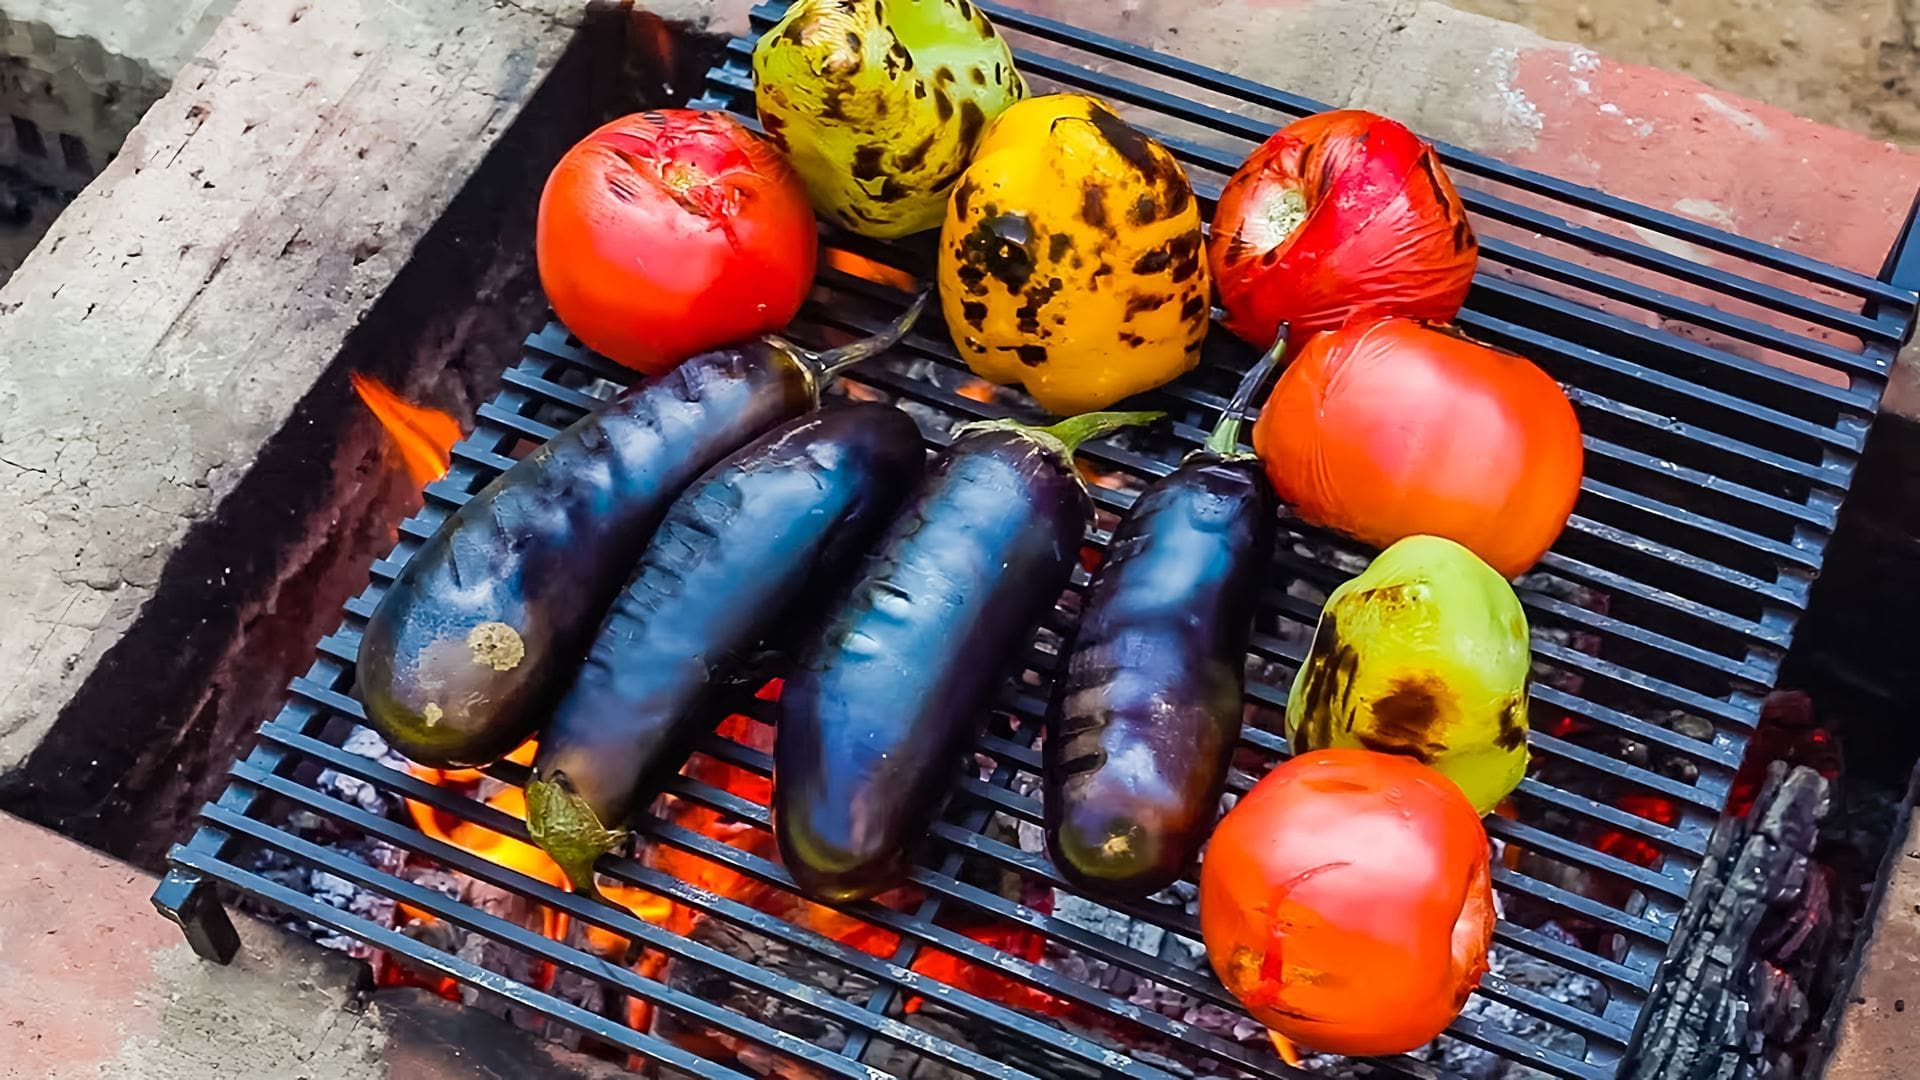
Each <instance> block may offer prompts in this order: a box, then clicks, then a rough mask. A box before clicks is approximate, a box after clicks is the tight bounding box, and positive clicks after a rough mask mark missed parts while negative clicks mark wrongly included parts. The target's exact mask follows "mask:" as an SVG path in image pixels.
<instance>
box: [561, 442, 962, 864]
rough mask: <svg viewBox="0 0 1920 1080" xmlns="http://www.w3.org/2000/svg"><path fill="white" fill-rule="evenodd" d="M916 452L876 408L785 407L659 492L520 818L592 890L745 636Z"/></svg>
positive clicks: (823, 594)
mask: <svg viewBox="0 0 1920 1080" xmlns="http://www.w3.org/2000/svg"><path fill="white" fill-rule="evenodd" d="M925 465H926V447H925V444H924V443H922V442H921V440H920V429H919V427H917V426H916V425H915V424H914V422H913V420H912V419H911V418H909V417H908V416H907V414H906V413H903V412H901V411H900V410H898V409H895V408H893V407H892V406H888V405H851V406H846V407H842V408H833V409H828V410H827V411H825V412H822V413H820V414H818V415H815V416H811V417H803V418H801V419H798V420H790V421H788V422H787V423H786V424H784V425H782V426H781V427H778V428H775V429H774V431H773V432H772V433H771V434H769V435H768V436H766V437H765V438H764V439H761V440H760V441H759V442H756V443H754V444H753V445H751V446H748V447H746V448H745V449H743V450H739V451H736V452H735V453H734V454H733V455H732V456H731V457H729V458H727V459H726V460H725V461H722V462H721V463H720V464H718V465H716V466H714V467H713V468H712V469H711V470H709V471H708V472H707V474H706V475H705V476H703V477H701V478H700V479H699V480H698V481H696V482H695V483H694V485H693V486H692V487H690V488H688V489H687V490H686V492H685V493H683V494H682V495H681V496H680V497H679V499H677V500H675V501H674V504H673V508H672V509H671V510H669V511H668V512H667V517H666V520H665V521H663V522H662V523H661V525H660V528H659V531H657V532H656V533H654V536H653V542H652V543H651V544H649V545H648V547H647V551H646V554H645V555H644V556H642V557H641V560H640V568H639V570H638V571H637V572H636V573H635V575H634V577H633V580H632V581H630V582H629V583H628V584H627V587H626V588H625V589H623V590H622V591H621V593H620V598H619V599H618V600H617V601H615V602H614V606H613V611H612V613H611V614H610V615H608V616H607V621H606V624H605V625H604V626H602V627H601V628H600V635H599V637H597V638H595V639H594V642H593V647H592V648H591V650H590V651H589V652H588V653H587V659H586V662H585V663H584V664H583V665H581V667H580V670H579V673H578V674H577V675H576V676H575V677H574V680H573V684H572V687H571V688H570V689H569V690H568V691H567V693H566V695H565V696H564V697H562V698H561V700H560V704H559V705H558V706H557V707H556V708H555V710H554V713H553V718H552V719H551V720H549V721H548V723H547V726H546V729H545V730H544V731H543V732H542V733H541V736H540V751H539V754H538V756H536V757H535V759H534V763H533V780H532V781H531V782H530V783H528V785H527V830H528V831H529V832H530V833H532V834H533V840H534V842H535V843H537V844H539V845H540V846H541V847H542V848H544V849H546V851H547V853H548V854H550V855H552V856H553V858H554V861H555V862H557V863H559V864H560V867H561V868H562V869H564V870H565V871H566V872H567V876H568V877H569V878H570V879H571V880H572V881H573V883H574V887H575V888H576V889H579V890H580V891H581V892H584V893H588V894H592V893H594V892H596V891H597V890H596V889H595V887H594V884H593V864H594V861H595V860H596V859H598V858H599V857H600V856H601V855H602V854H604V853H606V852H608V851H611V850H613V848H614V847H615V846H616V845H618V844H619V843H620V841H621V840H622V839H623V838H624V836H625V832H624V831H623V830H622V829H621V826H622V825H623V824H624V823H625V821H626V820H627V816H628V814H629V813H630V812H631V811H632V810H633V809H634V804H635V802H636V800H638V799H639V798H641V797H642V795H643V794H646V793H650V792H651V791H653V790H654V789H656V788H657V787H658V786H659V785H660V783H661V782H662V781H664V780H665V779H666V778H667V777H668V776H670V775H672V773H673V771H674V770H675V769H678V768H679V767H680V763H681V760H682V759H684V758H685V757H686V755H687V752H688V750H689V744H690V743H691V741H692V739H693V737H694V736H696V735H697V734H698V733H699V731H700V730H701V728H700V725H699V724H698V723H697V721H700V720H711V719H712V717H711V716H710V715H709V712H710V711H709V709H708V708H706V706H708V705H710V704H712V702H713V700H714V699H715V698H716V697H718V696H719V694H720V693H721V691H722V690H724V689H725V688H726V687H727V686H728V685H729V684H730V683H732V682H733V681H735V680H736V679H738V678H739V677H740V676H741V675H743V674H744V673H745V671H746V669H747V668H749V667H750V666H751V665H750V663H749V658H750V653H751V650H752V649H753V647H754V646H755V645H756V644H757V643H759V642H761V641H762V640H763V639H766V638H768V637H769V636H773V637H776V638H777V637H778V636H779V634H780V628H781V627H782V626H784V625H788V624H790V623H791V622H792V621H793V620H792V618H790V616H793V615H797V614H798V613H800V612H803V611H806V610H819V608H820V607H821V606H822V604H823V601H824V600H825V599H826V598H827V597H829V596H830V595H831V594H832V592H835V591H838V588H839V587H843V586H844V585H845V583H846V578H847V577H848V576H849V574H850V573H851V571H852V570H853V567H854V565H855V563H856V562H857V560H858V559H859V557H860V556H861V555H863V554H865V553H866V550H867V548H868V547H869V546H871V544H872V543H873V540H874V539H875V538H876V537H877V536H878V535H879V533H880V530H881V529H882V528H884V527H885V526H886V524H887V523H888V522H889V521H891V520H892V519H893V516H894V514H895V513H896V512H897V511H898V510H899V509H900V506H901V504H902V503H904V502H905V501H906V498H907V496H908V495H909V494H910V493H911V492H912V490H913V488H914V485H915V482H916V481H918V480H919V478H920V475H921V473H922V472H923V471H924V470H925Z"/></svg>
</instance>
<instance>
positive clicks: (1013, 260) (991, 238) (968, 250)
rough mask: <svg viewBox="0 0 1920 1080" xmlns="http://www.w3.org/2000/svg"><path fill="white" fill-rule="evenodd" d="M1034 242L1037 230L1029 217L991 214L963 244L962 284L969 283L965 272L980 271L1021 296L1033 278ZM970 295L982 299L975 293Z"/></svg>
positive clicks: (983, 219)
mask: <svg viewBox="0 0 1920 1080" xmlns="http://www.w3.org/2000/svg"><path fill="white" fill-rule="evenodd" d="M990 209H991V208H990ZM1032 242H1033V229H1032V227H1031V226H1030V225H1029V224H1028V223H1027V217H1026V215H1025V214H1011V213H1010V214H990V215H988V216H987V217H984V218H982V219H981V221H980V224H979V226H978V227H976V228H975V229H974V230H973V231H972V232H970V233H968V234H967V235H966V236H965V237H964V238H963V239H962V240H961V242H960V243H961V247H960V251H961V262H962V264H963V266H962V267H961V269H962V271H963V273H962V280H963V281H964V280H965V274H964V271H965V270H967V269H970V268H973V269H978V270H979V271H980V272H982V273H984V274H986V275H987V276H988V277H992V278H994V279H995V280H997V281H999V282H1000V283H1001V284H1002V285H1005V286H1006V287H1007V291H1008V292H1011V293H1018V292H1021V291H1022V290H1024V289H1025V288H1026V287H1027V280H1028V279H1029V278H1031V277H1033V253H1032V252H1031V251H1029V250H1028V249H1027V246H1028V245H1029V244H1031V243H1032ZM968 291H970V292H975V295H978V292H977V291H975V290H971V289H970V290H968Z"/></svg>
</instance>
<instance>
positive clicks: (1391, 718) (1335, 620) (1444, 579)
mask: <svg viewBox="0 0 1920 1080" xmlns="http://www.w3.org/2000/svg"><path fill="white" fill-rule="evenodd" d="M1531 663H1532V654H1531V650H1530V649H1529V647H1528V637H1527V619H1526V614H1525V612H1523V611H1522V610H1521V608H1520V600H1519V598H1518V597H1516V596H1514V594H1513V588H1512V587H1511V586H1509V585H1508V584H1507V582H1506V580H1505V579H1504V578H1502V577H1501V576H1500V575H1499V574H1497V573H1495V572H1494V571H1493V570H1492V569H1491V568H1490V567H1488V566H1487V564H1486V563H1483V562H1481V561H1480V560H1479V559H1477V558H1475V557H1474V555H1473V553H1472V552H1470V551H1468V550H1467V549H1466V548H1463V547H1461V546H1460V545H1459V544H1456V543H1454V542H1453V541H1451V540H1442V539H1440V538H1438V537H1433V536H1411V537H1408V538H1407V539H1405V540H1402V541H1400V542H1399V543H1397V544H1395V545H1393V546H1392V547H1390V548H1388V549H1387V550H1385V551H1383V552H1381V553H1380V556H1379V557H1378V558H1376V559H1374V560H1373V563H1372V564H1371V565H1369V566H1368V567H1367V569H1366V570H1365V571H1364V572H1363V573H1361V574H1360V575H1359V576H1358V577H1355V578H1353V579H1352V580H1350V581H1347V582H1345V583H1343V584H1342V585H1341V586H1340V587H1339V588H1337V589H1335V590H1333V593H1332V594H1331V595H1329V596H1328V597H1327V603H1326V607H1325V608H1324V609H1323V610H1322V611H1321V613H1320V622H1319V625H1318V626H1316V627H1315V628H1314V632H1313V645H1312V647H1311V648H1310V649H1309V650H1308V652H1307V659H1306V662H1305V663H1303V664H1302V665H1301V666H1300V672H1299V674H1298V675H1296V676H1295V677H1294V681H1293V690H1292V692H1291V693H1290V694H1289V695H1288V697H1287V742H1288V744H1289V745H1290V746H1291V747H1292V748H1293V751H1294V752H1295V753H1305V752H1307V751H1309V750H1324V749H1327V748H1328V747H1364V748H1366V749H1368V750H1378V751H1381V752H1382V753H1389V754H1401V755H1404V756H1406V757H1410V758H1413V759H1414V760H1416V761H1419V762H1422V763H1423V764H1427V765H1431V766H1433V767H1434V768H1435V769H1436V770H1438V771H1439V772H1440V773H1442V774H1443V775H1445V776H1446V777H1447V778H1448V779H1450V780H1452V781H1453V782H1454V783H1455V784H1457V785H1458V786H1459V787H1460V789H1461V791H1462V792H1464V793H1465V794H1466V796H1467V799H1468V801H1470V802H1472V803H1473V808H1474V810H1475V811H1476V812H1478V813H1481V814H1486V813H1488V812H1490V811H1492V809H1493V808H1494V807H1495V806H1497V805H1498V804H1499V802H1500V800H1501V799H1504V798H1506V797H1507V795H1508V793H1510V792H1511V791H1513V789H1514V786H1515V785H1517V784H1518V783H1520V778H1521V777H1522V776H1524V775H1526V771H1527V675H1528V671H1529V668H1530V666H1531Z"/></svg>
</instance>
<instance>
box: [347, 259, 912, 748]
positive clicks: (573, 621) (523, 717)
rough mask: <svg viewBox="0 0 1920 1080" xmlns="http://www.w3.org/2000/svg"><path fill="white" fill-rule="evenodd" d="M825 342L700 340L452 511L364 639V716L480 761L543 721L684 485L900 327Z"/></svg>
mask: <svg viewBox="0 0 1920 1080" xmlns="http://www.w3.org/2000/svg"><path fill="white" fill-rule="evenodd" d="M925 303H926V297H924V296H923V297H921V298H920V300H919V301H918V302H916V303H915V304H914V305H913V306H912V307H911V308H909V309H908V310H907V312H906V313H905V314H904V315H902V316H901V318H900V320H899V321H898V322H896V323H894V324H893V325H892V326H891V327H889V328H888V329H887V330H886V331H884V332H882V333H881V334H879V335H877V336H876V337H873V338H870V339H868V340H865V341H858V342H854V343H853V344H850V345H846V346H843V347H841V348H839V349H836V350H833V351H832V352H828V353H823V354H820V355H814V354H812V353H809V352H807V351H805V350H803V349H800V348H798V347H797V346H794V345H792V344H790V343H788V342H786V341H785V340H783V339H780V338H777V337H772V336H768V337H761V338H756V339H754V340H752V341H749V342H746V343H744V344H741V345H735V346H730V347H728V348H725V349H718V350H715V351H714V352H710V353H703V354H701V355H699V356H695V357H693V358H692V359H690V360H687V361H686V362H685V363H682V364H681V365H680V366H678V367H676V368H674V369H673V370H672V371H669V372H667V373H666V374H665V375H662V376H660V377H659V378H657V379H652V380H649V381H647V382H643V383H640V384H638V385H636V386H634V387H632V388H630V389H628V390H627V391H625V392H624V393H622V394H620V395H619V396H618V397H616V398H614V399H613V400H612V401H611V402H609V403H607V405H605V406H604V407H602V408H601V409H599V410H597V411H595V412H593V413H590V414H588V415H587V416H585V417H583V418H581V419H580V420H579V421H577V422H576V423H574V424H573V426H571V427H569V428H567V429H566V430H565V431H562V432H561V433H560V434H558V435H555V436H554V437H553V438H552V439H550V440H548V441H547V443H546V445H545V446H542V447H541V448H540V449H538V450H536V451H534V452H533V453H531V454H529V455H527V457H526V458H524V459H522V460H521V461H520V462H518V463H516V464H515V465H514V466H513V467H512V468H511V469H508V470H507V471H506V472H505V473H502V474H501V475H500V476H499V477H498V478H496V479H495V480H494V481H493V483H491V484H488V485H487V486H486V487H485V488H484V489H482V490H481V491H480V493H479V494H477V495H475V496H474V497H473V498H472V499H470V500H469V501H468V502H467V504H466V505H465V506H462V507H461V508H460V509H459V510H458V511H456V512H455V513H454V514H452V515H451V516H450V517H448V518H447V520H446V523H445V524H443V525H442V526H441V527H440V531H439V532H437V533H435V534H434V535H433V537H432V538H430V539H429V540H428V541H427V542H426V543H425V544H423V545H422V546H421V548H420V550H419V551H418V552H416V553H415V554H414V556H413V558H412V559H410V560H408V562H407V565H406V569H404V570H402V571H401V572H400V576H399V578H398V579H397V580H395V581H394V583H393V584H392V585H390V586H389V587H388V588H387V591H386V595H384V596H383V597H381V600H380V606H379V607H378V608H376V609H375V610H374V613H373V618H372V619H370V620H369V621H368V623H367V628H366V632H365V633H364V635H363V636H362V637H361V639H360V654H359V665H358V679H359V688H360V700H361V702H362V703H363V704H364V705H365V706H366V710H367V720H368V722H369V723H371V724H372V725H373V726H374V728H375V729H376V730H378V731H379V732H380V734H381V735H383V736H385V737H386V739H387V741H388V742H389V743H391V744H392V745H393V747H394V749H396V750H399V751H400V752H401V753H403V754H405V755H407V756H408V757H410V758H412V759H413V760H415V761H418V762H420V763H421V764H423V765H432V766H436V767H443V768H444V767H450V766H471V765H484V764H486V763H488V762H491V761H493V760H495V759H496V758H498V757H500V756H501V755H502V754H505V753H507V752H508V751H510V750H512V749H513V748H514V747H516V746H518V745H520V744H521V743H522V742H524V741H525V740H526V738H527V736H529V735H531V734H533V730H534V728H536V727H538V726H539V723H540V721H541V720H542V719H544V718H545V716H546V711H547V709H548V707H550V706H551V705H552V704H553V702H554V699H555V697H556V696H557V695H558V694H559V692H560V691H561V690H563V689H564V688H565V685H566V678H567V676H568V675H569V674H570V673H571V672H572V671H573V669H574V667H575V666H576V665H577V664H579V662H580V659H581V657H582V656H583V655H584V654H585V653H586V650H587V646H588V645H589V644H590V643H591V642H592V641H593V635H594V631H595V630H596V629H598V627H599V626H600V621H601V619H602V617H603V616H605V615H606V612H607V608H608V607H609V606H610V605H611V604H612V603H613V599H614V597H615V596H617V595H618V594H619V592H620V586H621V584H622V583H624V582H625V581H626V580H627V577H628V575H630V574H631V573H632V572H633V566H634V563H635V562H636V561H637V560H638V559H639V558H640V553H641V552H642V551H643V550H645V548H646V544H647V540H648V539H649V538H650V537H651V536H652V535H653V531H654V529H655V527H656V526H658V525H659V524H660V520H661V518H663V517H664V516H665V515H666V512H667V508H668V507H669V506H670V505H672V503H673V500H674V499H675V498H676V497H677V496H678V495H679V494H680V492H682V491H683V490H685V489H686V487H687V485H689V484H691V483H693V482H694V480H696V479H698V478H699V476H700V474H701V473H704V472H706V471H707V469H709V468H710V467H712V466H713V464H714V463H715V462H717V461H719V460H720V459H721V458H724V457H726V456H727V455H728V454H731V453H732V452H734V451H735V450H738V449H739V448H740V447H742V446H745V445H746V444H747V443H749V442H752V441H753V440H754V439H756V438H758V437H759V436H761V435H763V434H765V433H766V432H768V431H770V430H772V429H773V428H775V427H777V426H779V425H780V424H782V423H784V422H785V421H787V420H790V419H792V418H794V417H796V416H800V415H803V414H805V413H806V412H808V411H810V410H811V409H813V407H814V406H815V405H817V404H818V403H819V397H820V395H819V387H820V383H821V382H822V381H823V380H824V379H825V378H827V377H828V376H830V375H831V374H832V373H833V372H834V371H837V370H838V369H839V368H841V367H844V366H845V365H847V364H850V363H853V362H855V361H857V360H859V359H862V358H864V357H867V356H871V355H873V354H874V353H877V352H880V351H882V350H884V349H886V348H888V347H890V346H891V345H893V344H894V343H895V342H897V341H898V340H899V339H900V337H901V336H902V335H904V334H905V333H906V331H907V329H908V328H909V327H911V326H912V324H913V320H914V319H915V318H916V317H917V316H918V315H919V313H920V310H921V308H922V307H923V306H924V305H925Z"/></svg>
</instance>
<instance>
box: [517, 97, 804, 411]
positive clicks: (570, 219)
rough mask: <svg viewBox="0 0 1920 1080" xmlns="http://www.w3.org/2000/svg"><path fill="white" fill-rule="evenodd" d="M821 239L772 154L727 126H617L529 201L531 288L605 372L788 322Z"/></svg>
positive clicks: (649, 120)
mask: <svg viewBox="0 0 1920 1080" xmlns="http://www.w3.org/2000/svg"><path fill="white" fill-rule="evenodd" d="M818 247H819V234H818V232H817V231H816V229H815V226H814V220H813V211H812V210H811V209H810V208H809V206H808V204H807V193H806V189H805V188H803V187H802V186H801V184H800V178H799V177H798V176H797V175H795V173H794V171H793V169H792V167H791V166H789V165H788V164H787V162H786V159H784V158H782V157H781V156H780V154H779V152H778V151H777V150H775V149H774V148H773V147H772V145H771V144H769V143H767V142H766V141H765V140H763V139H761V138H760V137H759V136H757V135H754V134H753V133H752V132H751V131H748V130H747V129H746V128H745V127H744V126H742V125H741V123H740V122H739V121H738V120H735V119H733V118H732V117H730V116H727V115H726V114H724V113H709V112H694V111H691V110H686V109H667V110H664V111H661V112H647V113H635V114H634V115H632V116H626V117H622V118H620V119H618V120H615V121H613V122H612V123H610V124H607V125H605V126H603V127H601V128H600V129H599V130H597V131H595V132H594V133H593V134H591V135H588V136H587V137H586V138H585V139H582V140H581V141H580V142H579V143H577V144H575V146H574V147H573V149H571V150H568V151H567V153H566V156H565V157H562V158H561V159H560V163H559V164H558V165H556V166H554V169H553V174H552V175H551V176H549V177H547V186H546V190H544V191H542V192H541V193H540V218H539V223H538V227H537V233H536V240H535V248H536V255H537V257H538V259H539V265H540V284H541V285H542V286H544V287H545V289H546V291H547V299H548V300H549V301H550V302H551V303H552V304H553V310H554V312H555V313H556V314H558V315H559V316H560V321H561V322H563V323H565V324H566V325H567V329H568V330H571V331H572V332H573V334H574V336H576V337H578V338H579V339H580V340H581V341H582V342H585V343H586V345H587V347H588V348H590V349H592V350H594V351H595V352H597V353H600V354H601V355H603V356H605V357H607V358H608V359H610V360H614V361H617V362H619V363H621V364H625V365H626V366H628V367H631V368H638V369H639V370H641V371H645V372H648V373H649V374H656V375H657V374H659V373H660V372H663V371H666V370H667V369H669V368H671V367H673V365H675V364H677V363H679V362H680V361H682V360H685V359H686V358H687V357H689V356H692V355H694V354H696V353H700V352H705V351H706V350H708V349H712V348H715V347H717V346H720V345H726V344H729V343H731V342H735V341H741V340H744V339H746V338H750V337H752V336H754V335H756V334H763V333H767V332H769V331H773V330H778V329H779V328H781V327H782V326H785V325H786V324H787V322H788V321H789V320H791V319H792V318H793V316H794V314H795V313H796V312H798V311H799V310H800V304H801V302H802V301H804V300H805V299H806V296H807V290H808V288H810V287H811V285H812V283H813V268H814V260H815V258H816V257H817V254H818Z"/></svg>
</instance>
